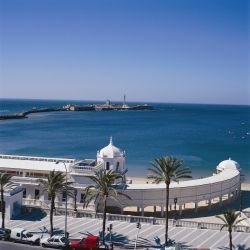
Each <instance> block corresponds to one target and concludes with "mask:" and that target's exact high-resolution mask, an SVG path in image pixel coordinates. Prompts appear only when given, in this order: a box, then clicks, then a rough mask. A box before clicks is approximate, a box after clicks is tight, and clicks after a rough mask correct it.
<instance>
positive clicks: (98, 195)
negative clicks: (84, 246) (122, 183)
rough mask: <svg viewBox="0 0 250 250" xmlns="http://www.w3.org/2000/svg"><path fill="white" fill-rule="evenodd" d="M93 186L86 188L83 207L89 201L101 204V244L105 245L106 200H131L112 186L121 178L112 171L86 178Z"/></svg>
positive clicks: (103, 171)
mask: <svg viewBox="0 0 250 250" xmlns="http://www.w3.org/2000/svg"><path fill="white" fill-rule="evenodd" d="M88 178H90V179H91V180H92V181H93V182H94V184H93V185H90V186H88V187H87V188H86V198H85V202H84V207H87V206H88V205H89V203H90V202H91V201H94V203H95V204H97V208H98V206H99V203H100V202H101V201H102V202H103V223H102V243H103V245H104V244H105V228H106V212H107V199H108V198H111V199H114V200H116V201H117V199H116V197H117V196H118V195H122V196H125V197H126V198H128V199H131V198H130V197H129V196H128V195H126V194H124V193H122V192H119V191H118V190H117V187H116V186H115V185H114V183H115V181H116V180H117V179H120V178H122V175H121V174H119V173H116V172H113V171H112V170H109V171H105V170H101V171H100V172H96V173H95V175H93V176H88Z"/></svg>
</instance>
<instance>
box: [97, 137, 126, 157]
mask: <svg viewBox="0 0 250 250" xmlns="http://www.w3.org/2000/svg"><path fill="white" fill-rule="evenodd" d="M121 156H124V152H123V151H122V150H121V149H119V148H117V147H115V146H114V145H113V141H112V137H111V138H110V142H109V145H108V146H106V147H105V148H103V149H101V150H100V152H99V157H106V158H114V157H121Z"/></svg>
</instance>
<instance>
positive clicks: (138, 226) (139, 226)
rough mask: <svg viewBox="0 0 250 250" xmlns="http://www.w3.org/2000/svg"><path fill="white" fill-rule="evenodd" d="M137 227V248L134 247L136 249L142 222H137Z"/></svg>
mask: <svg viewBox="0 0 250 250" xmlns="http://www.w3.org/2000/svg"><path fill="white" fill-rule="evenodd" d="M136 227H137V228H138V231H137V235H136V239H135V248H134V250H136V245H137V240H138V236H139V232H140V229H141V223H140V222H137V223H136Z"/></svg>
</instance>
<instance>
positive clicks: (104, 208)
mask: <svg viewBox="0 0 250 250" xmlns="http://www.w3.org/2000/svg"><path fill="white" fill-rule="evenodd" d="M106 206H107V197H106V196H104V202H103V221H102V244H103V245H104V244H105V229H106V209H107V208H106Z"/></svg>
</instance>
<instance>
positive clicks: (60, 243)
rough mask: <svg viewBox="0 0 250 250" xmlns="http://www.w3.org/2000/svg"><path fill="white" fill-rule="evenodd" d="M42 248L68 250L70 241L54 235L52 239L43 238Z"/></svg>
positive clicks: (41, 241)
mask: <svg viewBox="0 0 250 250" xmlns="http://www.w3.org/2000/svg"><path fill="white" fill-rule="evenodd" d="M40 245H41V246H42V247H56V248H62V249H63V248H66V247H68V245H69V240H68V239H67V238H65V237H64V236H61V235H53V236H52V237H43V238H41V240H40Z"/></svg>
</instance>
